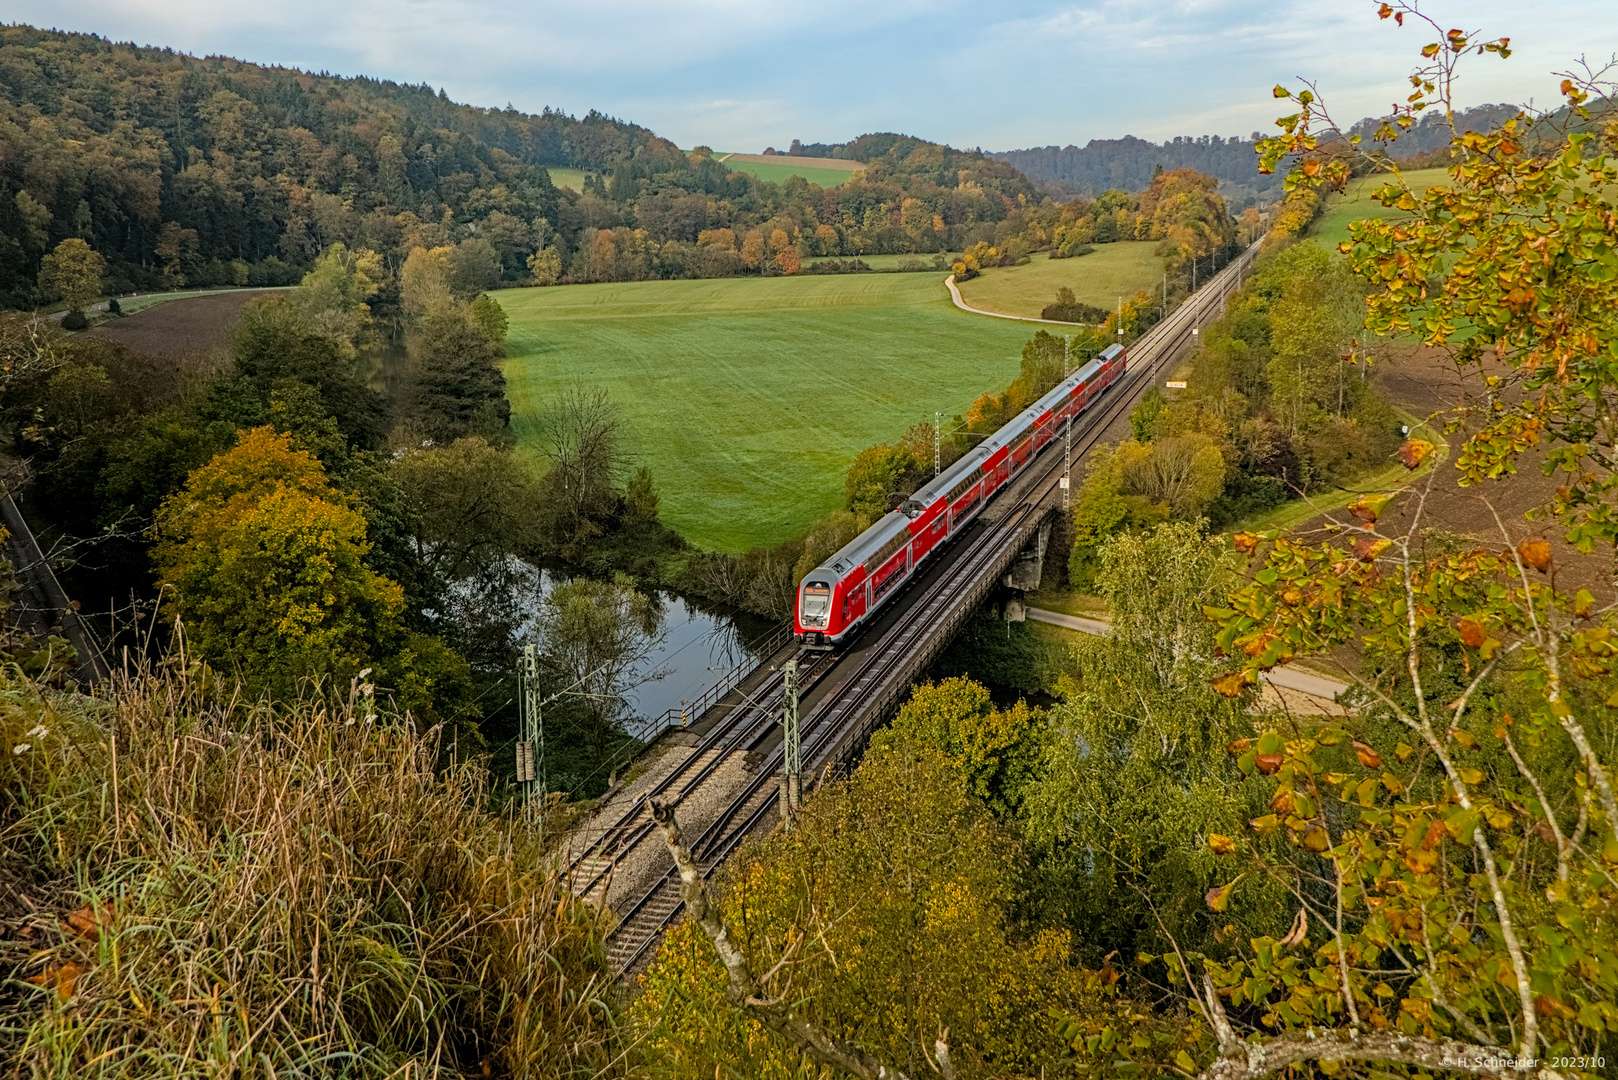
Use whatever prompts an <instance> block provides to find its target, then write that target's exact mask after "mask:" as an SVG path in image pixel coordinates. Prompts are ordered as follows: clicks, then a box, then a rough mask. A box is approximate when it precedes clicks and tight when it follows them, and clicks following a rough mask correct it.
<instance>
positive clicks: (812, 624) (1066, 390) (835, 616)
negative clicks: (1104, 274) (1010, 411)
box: [793, 345, 1129, 648]
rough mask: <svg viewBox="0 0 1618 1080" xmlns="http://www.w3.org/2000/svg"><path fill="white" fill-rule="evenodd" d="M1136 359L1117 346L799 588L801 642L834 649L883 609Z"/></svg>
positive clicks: (817, 569)
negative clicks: (998, 492) (931, 557)
mask: <svg viewBox="0 0 1618 1080" xmlns="http://www.w3.org/2000/svg"><path fill="white" fill-rule="evenodd" d="M1128 362H1129V354H1128V353H1127V352H1125V351H1124V348H1123V346H1121V345H1110V346H1108V347H1107V348H1106V349H1105V350H1103V351H1102V353H1101V355H1099V356H1097V357H1096V358H1095V359H1094V360H1092V361H1090V362H1089V363H1087V364H1085V365H1084V366H1083V367H1081V368H1080V369H1079V370H1078V371H1075V372H1074V373H1073V374H1072V375H1069V376H1068V377H1067V378H1066V379H1063V380H1062V381H1061V382H1060V383H1058V384H1057V385H1056V386H1055V387H1054V388H1053V389H1052V390H1051V391H1050V392H1049V393H1048V394H1046V395H1045V396H1044V397H1042V398H1040V399H1039V400H1038V401H1036V402H1034V404H1032V405H1030V406H1029V407H1028V408H1027V409H1024V410H1023V411H1022V412H1021V413H1019V414H1017V416H1016V418H1015V419H1013V420H1012V421H1011V422H1010V423H1008V424H1006V426H1004V427H1002V428H1001V429H1000V430H999V431H996V432H995V433H994V434H993V435H991V436H989V438H987V439H985V440H984V441H983V442H982V443H981V444H980V445H979V446H978V447H976V448H975V449H974V450H972V452H971V453H969V454H967V455H966V456H965V457H963V458H961V459H960V460H959V461H957V462H956V463H955V464H953V465H951V466H950V467H949V468H947V469H945V470H944V471H943V472H942V473H940V474H939V475H938V476H936V477H934V478H933V480H932V481H931V482H929V483H928V484H927V485H926V486H925V487H923V488H922V489H921V490H920V491H918V492H916V493H915V494H914V495H912V496H911V497H910V498H908V499H906V500H905V501H904V503H903V504H902V505H901V506H900V507H899V508H898V509H897V510H894V511H893V512H892V513H890V514H888V515H886V516H885V517H883V518H882V520H880V521H878V522H877V523H876V524H874V525H872V526H871V527H870V528H869V529H866V530H865V531H864V532H862V533H860V535H859V536H857V537H855V538H854V539H853V540H852V541H850V542H849V543H848V544H847V545H846V546H845V547H843V548H842V550H840V551H838V552H837V554H835V555H833V556H832V557H831V558H830V559H828V560H827V561H826V562H825V563H824V564H822V565H820V566H817V567H815V568H814V569H813V570H811V571H809V573H808V574H807V575H806V576H805V577H804V579H803V581H802V583H801V584H800V585H799V586H798V611H797V615H796V617H795V622H796V625H795V626H794V627H793V629H794V631H795V632H796V634H797V638H798V641H799V643H800V644H802V645H804V646H805V647H808V648H831V647H832V646H834V645H836V644H838V643H839V642H841V641H843V640H845V639H846V638H847V637H848V635H849V634H851V633H852V632H853V631H854V630H855V629H856V628H858V627H859V626H860V625H862V624H863V623H864V622H865V621H866V620H868V619H870V618H871V617H872V615H873V614H874V613H875V612H876V611H877V609H878V608H880V607H881V606H882V604H883V602H884V601H886V600H887V599H888V598H889V597H891V596H892V595H893V593H894V591H895V590H896V589H898V587H899V586H900V585H902V584H903V583H904V582H906V581H908V580H909V579H910V578H911V576H912V575H914V574H915V572H916V569H917V567H918V566H920V565H921V563H922V561H923V560H924V559H926V558H927V556H928V555H930V554H931V553H932V552H933V551H935V550H936V549H937V548H938V547H939V546H940V545H941V544H943V543H944V542H945V541H946V540H948V539H949V538H950V537H952V536H954V535H956V534H957V533H959V532H960V531H961V530H962V529H963V528H965V527H966V526H967V524H968V523H970V522H971V520H972V519H973V518H974V517H976V516H977V515H978V512H979V511H981V510H982V509H983V504H984V503H986V502H987V501H988V500H989V497H990V496H992V495H993V494H994V493H995V492H996V491H999V490H1000V489H1001V488H1002V487H1004V486H1005V485H1006V484H1008V483H1010V482H1011V480H1012V478H1013V477H1015V476H1017V475H1018V474H1019V473H1021V472H1022V470H1023V469H1025V468H1027V466H1028V463H1029V462H1031V461H1032V460H1033V459H1034V457H1035V455H1037V454H1038V453H1039V452H1040V450H1042V449H1044V448H1045V446H1046V445H1047V444H1049V443H1051V442H1053V441H1055V440H1057V439H1060V438H1061V437H1062V428H1063V425H1064V424H1065V423H1067V422H1068V420H1069V418H1073V417H1077V416H1078V415H1079V414H1080V413H1082V412H1083V411H1084V410H1085V409H1086V408H1088V407H1089V405H1090V403H1091V402H1092V401H1094V400H1095V399H1096V398H1097V397H1099V396H1100V395H1101V393H1102V392H1103V391H1104V390H1106V389H1107V387H1109V386H1111V385H1112V384H1113V383H1114V382H1117V381H1118V379H1120V378H1121V377H1122V376H1123V374H1124V368H1125V366H1126V365H1127V364H1128Z"/></svg>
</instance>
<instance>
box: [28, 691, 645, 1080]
mask: <svg viewBox="0 0 1618 1080" xmlns="http://www.w3.org/2000/svg"><path fill="white" fill-rule="evenodd" d="M438 761H439V754H438V746H437V742H436V733H434V732H427V733H425V734H423V733H418V732H416V731H415V730H413V728H412V726H411V725H410V723H409V720H408V718H401V717H396V716H388V715H385V714H377V713H376V712H375V711H374V709H373V707H372V705H371V698H370V697H369V696H368V694H367V693H366V688H365V687H363V686H356V687H354V688H353V692H351V693H350V694H348V696H347V698H346V700H343V701H340V702H338V703H336V704H335V705H333V704H331V703H330V702H329V701H325V700H322V699H320V698H319V697H318V696H313V695H311V696H310V697H309V698H308V699H307V700H303V701H298V702H293V703H290V704H279V705H271V704H259V705H250V704H246V703H243V702H241V701H239V700H234V699H232V698H230V697H228V696H226V695H225V694H223V693H222V692H220V690H219V688H218V687H216V686H214V685H211V684H210V680H209V679H208V677H206V676H205V675H198V674H197V673H196V672H191V673H187V672H184V671H176V670H165V671H158V672H146V673H142V674H138V675H135V676H132V677H126V678H124V679H123V680H122V681H120V682H119V683H118V685H117V686H116V687H115V688H114V689H112V690H111V691H110V692H109V695H108V696H107V697H106V698H103V699H99V700H93V699H87V698H78V697H73V698H69V697H65V696H51V692H50V691H49V690H47V689H43V688H41V687H38V686H36V685H34V684H31V683H29V682H27V681H25V680H24V679H22V678H21V676H20V675H19V674H18V673H16V672H15V670H13V672H12V673H11V674H10V675H8V676H0V975H6V974H9V975H10V978H8V979H7V980H6V982H5V984H4V987H3V989H0V1057H3V1058H4V1060H5V1061H6V1065H5V1066H3V1069H4V1072H5V1073H6V1074H9V1075H23V1076H31V1077H38V1078H47V1077H49V1078H57V1077H60V1078H64V1080H65V1078H68V1077H72V1078H75V1080H77V1078H84V1077H134V1076H140V1077H154V1076H155V1077H210V1078H212V1077H258V1078H262V1080H270V1078H271V1077H278V1076H279V1077H288V1076H317V1075H318V1076H322V1077H330V1076H341V1077H406V1076H408V1077H417V1076H421V1077H431V1076H449V1075H476V1076H512V1077H536V1078H538V1077H545V1078H548V1077H574V1076H595V1075H601V1074H602V1073H603V1072H610V1071H612V1061H613V1052H614V1051H613V1047H614V1046H615V1045H616V1039H617V1028H616V1020H615V1012H614V1009H613V1007H612V1002H611V994H610V982H609V980H608V979H607V976H606V966H605V960H604V952H603V947H602V930H603V926H602V925H601V916H600V914H599V913H598V912H596V911H595V910H594V909H592V908H590V907H588V906H584V905H580V904H579V903H577V902H576V901H574V900H573V899H572V898H571V897H570V896H569V895H568V894H567V892H566V890H565V889H563V888H562V887H561V886H560V884H559V880H558V876H557V873H556V872H555V870H554V867H552V866H551V865H550V864H549V863H548V861H547V856H546V853H545V849H544V844H543V835H542V830H540V829H538V828H536V827H534V826H532V825H530V824H528V823H527V822H525V821H523V820H522V819H520V818H513V817H510V816H501V815H500V814H499V813H496V812H495V811H494V810H493V809H491V807H490V806H489V805H488V804H487V802H486V798H485V794H484V793H485V791H486V790H487V784H486V777H485V775H484V773H483V771H482V769H481V767H480V765H479V764H478V763H459V764H456V765H454V766H452V767H450V768H448V769H447V770H446V769H443V768H438V767H436V766H437V763H438ZM8 969H9V970H8ZM28 979H32V980H33V981H32V982H29V981H26V980H28Z"/></svg>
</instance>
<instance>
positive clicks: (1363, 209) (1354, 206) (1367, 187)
mask: <svg viewBox="0 0 1618 1080" xmlns="http://www.w3.org/2000/svg"><path fill="white" fill-rule="evenodd" d="M1448 178H1449V173H1448V172H1447V171H1446V170H1444V169H1415V170H1413V171H1411V172H1407V173H1405V179H1406V180H1407V181H1408V182H1409V184H1410V186H1411V188H1412V189H1413V190H1414V191H1415V192H1416V193H1417V194H1420V193H1421V192H1423V191H1426V190H1427V189H1428V188H1429V187H1432V186H1433V185H1434V184H1441V183H1444V182H1445V181H1446V180H1448ZM1387 181H1388V178H1387V177H1386V176H1382V175H1378V176H1362V177H1360V178H1359V179H1358V180H1355V181H1353V182H1351V183H1350V184H1349V185H1348V189H1347V190H1346V191H1344V192H1343V193H1342V194H1341V195H1334V196H1332V200H1331V203H1330V205H1329V206H1328V207H1327V209H1326V212H1325V213H1324V214H1322V215H1321V217H1320V220H1319V221H1317V222H1315V226H1314V229H1313V230H1311V232H1310V237H1311V238H1312V239H1313V240H1314V241H1315V242H1316V243H1318V244H1322V245H1324V246H1325V247H1327V248H1329V249H1331V250H1332V251H1336V250H1337V245H1338V244H1340V243H1342V242H1343V241H1344V240H1347V239H1348V226H1349V224H1350V223H1351V222H1355V221H1361V220H1364V219H1365V218H1391V217H1399V216H1402V215H1403V213H1404V211H1402V210H1391V209H1389V208H1388V207H1385V206H1383V205H1382V204H1381V203H1379V202H1377V201H1376V200H1375V199H1373V198H1371V193H1372V192H1374V191H1376V189H1377V188H1379V187H1381V186H1382V185H1383V184H1385V183H1387Z"/></svg>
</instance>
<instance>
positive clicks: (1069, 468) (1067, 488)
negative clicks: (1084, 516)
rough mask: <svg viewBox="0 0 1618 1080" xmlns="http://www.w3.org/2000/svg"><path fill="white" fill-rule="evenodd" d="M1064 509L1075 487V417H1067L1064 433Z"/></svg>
mask: <svg viewBox="0 0 1618 1080" xmlns="http://www.w3.org/2000/svg"><path fill="white" fill-rule="evenodd" d="M1060 487H1061V489H1062V509H1063V510H1066V509H1067V508H1068V501H1069V500H1070V499H1071V497H1072V495H1071V491H1072V487H1073V417H1071V416H1069V417H1068V418H1067V428H1066V430H1065V431H1064V432H1063V435H1062V482H1061V484H1060Z"/></svg>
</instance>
